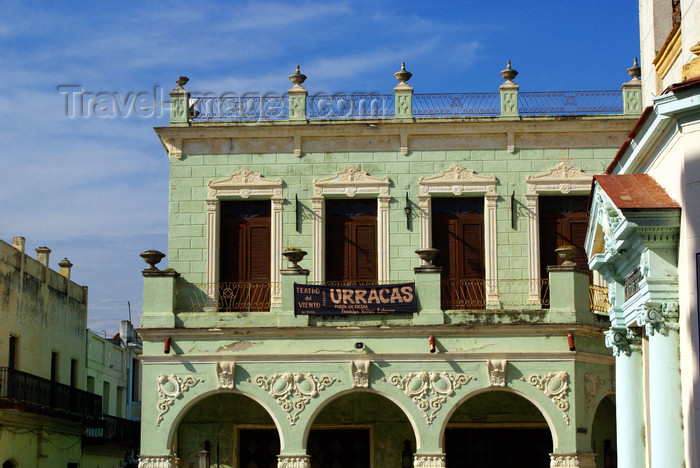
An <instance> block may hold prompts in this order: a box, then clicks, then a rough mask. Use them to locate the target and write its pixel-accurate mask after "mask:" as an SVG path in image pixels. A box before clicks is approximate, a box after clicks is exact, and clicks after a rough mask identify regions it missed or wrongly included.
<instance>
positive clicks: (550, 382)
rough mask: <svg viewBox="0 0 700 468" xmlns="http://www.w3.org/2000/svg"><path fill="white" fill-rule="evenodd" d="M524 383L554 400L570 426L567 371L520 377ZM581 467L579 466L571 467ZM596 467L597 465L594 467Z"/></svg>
mask: <svg viewBox="0 0 700 468" xmlns="http://www.w3.org/2000/svg"><path fill="white" fill-rule="evenodd" d="M520 380H522V381H523V382H528V383H529V384H530V385H533V386H535V387H537V388H538V389H540V390H542V392H543V393H544V394H545V396H546V397H547V398H549V399H550V400H552V403H554V405H555V406H556V407H557V409H558V410H559V411H561V414H562V417H563V418H564V421H565V422H566V425H567V426H568V425H569V422H570V421H569V415H568V414H567V413H566V412H567V411H568V410H569V402H568V400H567V399H566V392H567V391H568V390H569V374H567V373H566V372H565V371H559V372H550V373H549V374H546V375H544V376H539V375H537V374H530V377H528V378H527V379H525V377H520ZM552 466H569V465H552ZM571 466H579V465H571ZM594 466H595V465H594Z"/></svg>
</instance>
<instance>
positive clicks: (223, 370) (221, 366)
mask: <svg viewBox="0 0 700 468" xmlns="http://www.w3.org/2000/svg"><path fill="white" fill-rule="evenodd" d="M235 370H236V363H235V362H233V361H228V362H219V363H217V364H216V373H217V375H218V376H219V388H228V389H233V385H234V384H233V374H234V371H235Z"/></svg>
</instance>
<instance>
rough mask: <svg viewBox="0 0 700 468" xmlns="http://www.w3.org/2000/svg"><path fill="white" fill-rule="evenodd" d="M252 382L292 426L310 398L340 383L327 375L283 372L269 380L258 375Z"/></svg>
mask: <svg viewBox="0 0 700 468" xmlns="http://www.w3.org/2000/svg"><path fill="white" fill-rule="evenodd" d="M248 380H249V381H250V379H248ZM253 382H254V383H255V385H257V386H258V387H260V388H262V389H263V390H265V391H266V392H268V393H269V394H270V396H272V398H274V399H275V400H276V401H277V403H278V404H279V405H280V406H281V407H282V410H283V411H284V412H285V413H287V419H289V424H290V425H292V426H293V425H295V424H296V422H297V420H298V419H299V414H300V413H301V412H302V411H304V409H305V408H306V406H307V405H308V404H309V403H310V402H311V398H314V397H316V396H317V395H318V393H319V392H321V391H323V390H325V389H326V388H328V387H330V386H331V385H333V384H334V383H335V382H340V379H336V378H331V377H330V376H328V375H324V376H321V377H316V376H314V375H313V374H308V373H304V372H296V373H290V372H284V373H280V374H274V375H272V376H270V377H269V378H268V377H265V376H264V375H258V376H256V377H255V379H254V381H253Z"/></svg>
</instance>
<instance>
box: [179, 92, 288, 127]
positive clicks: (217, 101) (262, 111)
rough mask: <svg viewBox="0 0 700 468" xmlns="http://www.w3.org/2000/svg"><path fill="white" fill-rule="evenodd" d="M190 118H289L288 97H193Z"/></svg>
mask: <svg viewBox="0 0 700 468" xmlns="http://www.w3.org/2000/svg"><path fill="white" fill-rule="evenodd" d="M190 116H191V118H192V120H195V121H197V120H200V121H201V120H285V119H288V118H289V97H288V96H286V95H284V96H245V97H193V98H191V99H190Z"/></svg>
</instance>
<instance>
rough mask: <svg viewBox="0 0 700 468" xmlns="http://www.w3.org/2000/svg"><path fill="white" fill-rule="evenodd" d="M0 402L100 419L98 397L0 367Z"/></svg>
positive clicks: (100, 410) (100, 401)
mask: <svg viewBox="0 0 700 468" xmlns="http://www.w3.org/2000/svg"><path fill="white" fill-rule="evenodd" d="M0 401H4V402H10V403H14V404H20V405H26V407H27V408H26V409H28V410H33V409H37V410H38V409H44V410H51V411H55V412H57V413H61V414H66V415H70V416H76V417H81V418H88V419H99V418H101V417H102V397H101V396H99V395H95V394H94V393H90V392H86V391H84V390H80V389H77V388H73V387H70V386H68V385H64V384H61V383H58V382H53V381H51V380H48V379H44V378H42V377H39V376H36V375H33V374H29V373H27V372H21V371H18V370H15V369H10V368H8V367H0Z"/></svg>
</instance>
